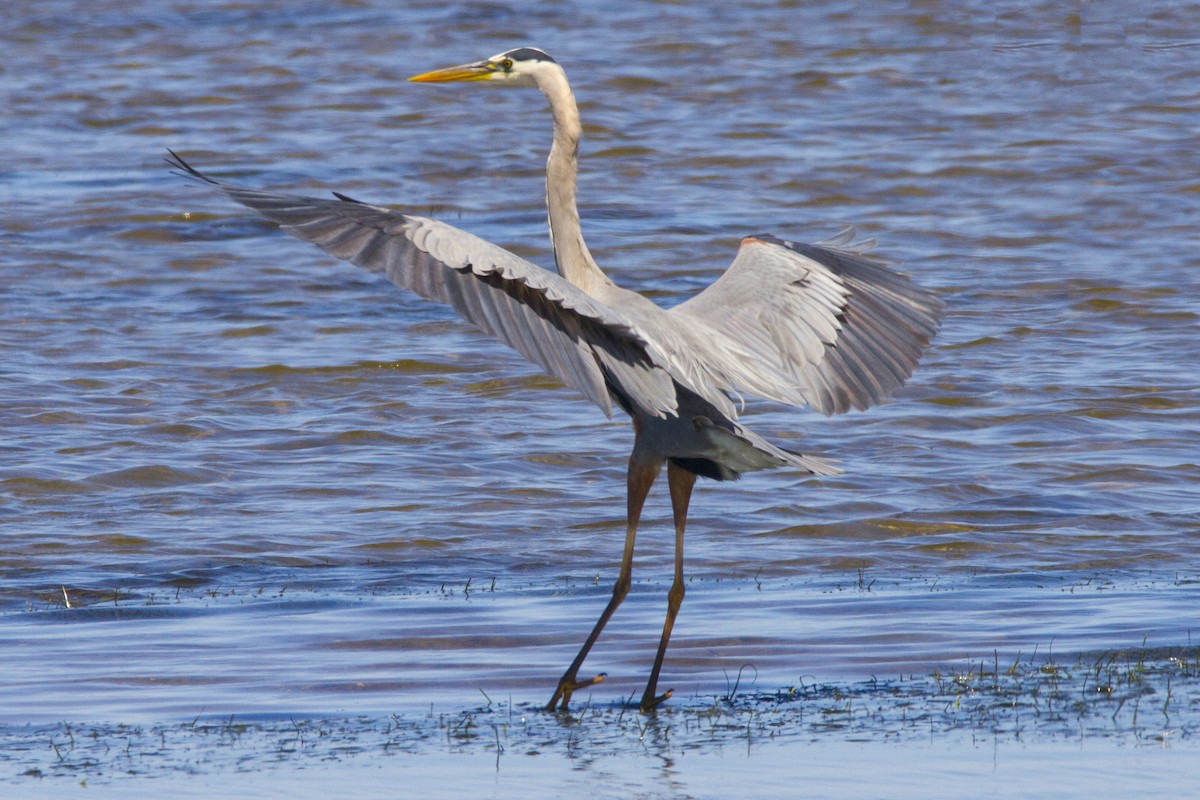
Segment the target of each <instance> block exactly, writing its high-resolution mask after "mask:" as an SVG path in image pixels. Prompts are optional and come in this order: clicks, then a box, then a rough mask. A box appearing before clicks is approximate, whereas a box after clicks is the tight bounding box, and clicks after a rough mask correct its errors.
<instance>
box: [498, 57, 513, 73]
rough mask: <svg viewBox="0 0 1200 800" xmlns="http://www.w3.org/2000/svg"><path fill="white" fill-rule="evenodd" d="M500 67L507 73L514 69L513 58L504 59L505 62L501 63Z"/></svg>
mask: <svg viewBox="0 0 1200 800" xmlns="http://www.w3.org/2000/svg"><path fill="white" fill-rule="evenodd" d="M500 66H501V67H503V68H504V71H505V72H508V71H509V70H510V69H512V68H513V62H512V59H511V58H506V59H504V60H503V61H501V62H500Z"/></svg>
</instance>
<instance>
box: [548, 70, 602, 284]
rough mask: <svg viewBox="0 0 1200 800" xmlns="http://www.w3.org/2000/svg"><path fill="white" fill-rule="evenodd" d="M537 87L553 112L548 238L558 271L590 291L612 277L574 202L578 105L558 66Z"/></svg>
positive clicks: (549, 166)
mask: <svg viewBox="0 0 1200 800" xmlns="http://www.w3.org/2000/svg"><path fill="white" fill-rule="evenodd" d="M539 77H540V79H539V80H538V88H539V89H541V91H542V94H544V95H546V99H547V100H549V101H550V110H551V112H552V113H553V114H554V143H553V144H552V145H551V147H550V157H549V159H548V160H547V161H546V210H547V212H548V216H549V223H550V241H551V243H552V244H553V245H554V260H555V262H556V263H557V264H558V272H559V274H560V275H562V276H563V277H564V278H566V279H567V280H569V281H570V282H571V283H573V284H575V285H576V286H578V287H579V288H581V289H583V290H584V291H585V292H588V293H589V294H592V293H593V292H595V291H597V290H599V289H601V288H602V287H604V286H607V285H610V284H611V283H612V281H610V280H609V279H608V276H607V275H605V274H604V272H602V271H601V269H600V267H598V266H597V265H596V262H595V260H594V259H593V258H592V254H591V253H590V252H588V248H587V244H586V243H585V242H584V241H583V230H582V228H581V227H580V225H579V208H578V206H577V205H576V202H575V185H576V179H577V174H578V163H577V161H576V156H577V155H578V153H579V137H580V134H581V133H582V126H581V125H580V123H579V108H578V107H577V106H576V105H575V95H573V94H572V93H571V87H570V85H569V84H568V83H567V78H566V75H564V74H563V72H562V70H561V69H555V70H553V71H549V72H547V73H545V74H544V75H542V76H539Z"/></svg>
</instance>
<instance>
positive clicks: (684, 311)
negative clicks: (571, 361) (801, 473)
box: [671, 230, 943, 414]
mask: <svg viewBox="0 0 1200 800" xmlns="http://www.w3.org/2000/svg"><path fill="white" fill-rule="evenodd" d="M852 239H853V230H849V231H846V232H844V233H843V234H841V235H839V236H837V237H835V238H833V239H831V240H829V241H827V242H821V243H820V244H816V245H805V244H796V243H794V242H786V241H783V240H782V239H778V238H776V237H774V236H767V235H763V236H752V237H749V238H747V239H744V240H743V241H742V246H741V249H740V250H738V254H737V258H735V259H734V261H733V263H732V264H731V265H730V266H729V269H728V270H726V271H725V273H724V274H723V275H722V276H721V277H720V278H718V279H717V281H716V282H715V283H713V284H712V285H711V286H709V287H708V288H707V289H705V290H704V291H702V292H701V293H700V294H698V295H696V296H695V297H693V298H692V299H690V300H688V301H687V302H684V303H681V304H680V305H678V306H676V307H675V308H673V309H672V310H671V313H672V314H673V315H675V316H676V317H678V318H680V319H681V320H683V321H685V322H686V324H687V326H688V327H693V328H694V327H699V326H701V325H705V326H708V328H709V329H710V330H712V331H713V335H714V337H720V341H723V342H726V343H727V345H726V346H725V347H721V348H712V352H711V354H710V361H711V362H712V363H711V365H710V369H713V370H714V372H716V371H717V370H719V372H720V374H721V376H722V379H723V380H725V381H727V382H728V385H726V386H724V387H723V388H725V389H726V390H729V389H734V390H738V391H743V392H746V393H748V394H752V395H757V396H759V397H765V398H768V399H771V400H777V401H780V402H784V403H790V404H793V405H802V404H807V405H809V406H811V407H812V408H814V409H816V410H818V411H821V412H822V413H825V414H839V413H841V412H843V411H846V410H848V409H849V408H851V407H854V408H859V409H863V408H867V407H868V406H872V405H875V404H876V403H879V402H882V401H883V400H884V399H885V398H886V397H887V396H888V395H890V394H891V393H892V392H893V391H895V390H896V389H897V388H898V387H899V386H901V385H902V384H903V383H904V382H905V380H907V379H908V377H909V376H910V375H911V374H912V372H913V370H914V369H916V366H917V361H918V360H919V359H920V357H921V353H922V352H923V351H924V350H925V348H927V347H928V346H929V343H930V341H931V340H932V339H933V336H934V334H935V333H936V332H937V329H938V323H939V321H940V318H941V315H942V310H943V303H942V301H941V300H940V299H938V298H937V297H936V296H935V295H934V294H933V293H932V292H929V291H927V290H926V289H923V288H921V287H920V286H918V285H916V284H915V283H913V282H912V281H910V280H909V279H908V278H907V277H906V276H904V275H901V274H899V273H897V272H893V271H891V270H890V269H888V268H887V267H886V266H884V265H883V264H881V263H879V262H876V261H872V260H871V259H869V258H868V257H866V256H865V255H864V252H865V250H866V249H867V247H869V245H870V244H871V243H866V242H864V243H862V244H860V245H858V246H856V245H855V244H852V243H851V240H852ZM739 350H740V352H739Z"/></svg>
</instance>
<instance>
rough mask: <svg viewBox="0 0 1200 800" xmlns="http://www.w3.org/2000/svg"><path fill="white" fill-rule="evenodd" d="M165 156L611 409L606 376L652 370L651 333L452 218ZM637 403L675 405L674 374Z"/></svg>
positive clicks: (666, 408) (643, 387)
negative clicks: (215, 172)
mask: <svg viewBox="0 0 1200 800" xmlns="http://www.w3.org/2000/svg"><path fill="white" fill-rule="evenodd" d="M171 156H172V158H173V160H172V161H170V162H169V163H170V164H171V165H172V166H174V167H177V168H178V169H180V170H183V171H184V172H185V173H186V174H187V175H189V176H191V177H193V178H196V179H198V180H201V181H204V182H207V183H210V184H213V185H215V186H217V187H219V188H220V189H221V190H222V191H224V192H225V194H227V195H229V197H231V198H232V199H234V200H236V201H237V202H239V203H241V204H242V205H244V206H247V207H249V208H251V209H253V210H255V211H257V212H258V213H260V214H262V215H263V216H264V217H266V218H267V219H269V220H272V221H274V222H277V223H279V225H280V227H281V228H282V230H284V231H286V232H287V233H290V234H291V235H293V236H295V237H297V238H299V239H303V240H304V241H307V242H312V243H313V244H315V245H317V246H318V247H320V248H321V249H322V250H324V251H325V252H327V253H329V254H330V255H332V256H335V257H337V258H340V259H344V260H346V261H349V262H351V263H353V264H356V265H357V266H359V267H362V268H363V269H365V270H368V271H370V272H377V273H382V274H383V275H385V276H386V277H387V278H388V280H390V281H391V282H392V283H394V284H396V285H397V286H401V287H403V288H405V289H408V290H410V291H412V292H414V293H416V294H418V295H420V296H422V297H424V298H426V299H429V300H434V301H437V302H441V303H447V304H449V305H451V306H453V307H454V309H455V310H456V311H458V313H459V314H460V315H462V317H463V318H464V319H466V320H467V321H468V322H470V323H472V324H473V325H474V326H475V327H477V328H479V329H481V330H483V331H485V332H486V333H489V334H491V335H493V336H495V337H496V338H497V339H499V340H500V341H501V342H503V343H504V344H506V345H508V346H509V347H511V348H513V349H514V350H516V351H517V352H519V353H521V355H523V356H525V357H526V358H528V359H529V360H530V361H533V362H534V363H536V364H538V365H539V366H541V367H542V368H543V369H544V370H546V372H548V373H549V374H550V375H553V376H554V377H555V378H557V379H559V380H560V381H562V382H563V383H565V384H567V385H568V386H571V387H572V388H575V389H577V390H579V391H580V392H581V393H582V394H583V395H584V397H586V398H587V399H588V400H591V401H592V402H593V403H595V404H596V405H598V406H600V408H602V409H603V410H604V412H605V413H606V414H608V415H610V416H611V414H612V403H611V400H610V397H609V393H608V389H607V387H606V385H605V376H606V373H607V374H608V375H612V374H614V372H618V373H621V374H629V375H635V376H636V375H639V374H642V375H643V376H645V375H649V374H656V373H657V372H658V370H656V369H653V366H652V363H651V358H650V356H649V355H647V342H646V341H645V339H644V338H643V337H642V336H641V334H640V333H639V332H638V331H637V330H636V327H635V325H634V324H633V323H632V322H631V320H630V319H628V318H627V317H626V316H624V315H622V314H621V313H620V311H619V310H618V309H614V308H612V307H610V306H608V305H605V304H604V303H601V302H599V301H597V300H595V299H594V298H592V297H590V296H589V295H587V294H585V293H584V292H583V291H581V290H580V289H579V288H577V287H576V286H574V285H573V284H571V283H569V282H568V281H566V280H565V279H564V278H562V277H561V276H560V275H558V274H557V273H554V272H550V271H549V270H546V269H543V268H541V267H539V266H537V265H536V264H532V263H530V262H529V261H526V260H525V259H523V258H520V257H518V256H516V255H514V254H512V253H510V252H508V251H507V250H505V249H503V248H501V247H497V246H496V245H494V244H492V243H490V242H487V241H484V240H483V239H480V238H478V237H476V236H472V235H471V234H469V233H466V232H465V231H461V230H459V229H457V228H454V227H452V226H450V225H446V224H444V223H441V222H437V221H435V220H431V219H426V218H425V217H418V216H413V215H409V214H401V213H399V212H396V211H393V210H391V209H387V208H382V207H379V206H373V205H368V204H365V203H359V202H357V201H354V200H351V199H349V198H346V197H343V196H341V195H338V196H337V197H338V199H336V200H326V199H322V198H313V197H301V196H295V195H284V194H274V193H272V192H265V191H259V190H256V189H245V188H242V187H239V186H234V185H231V184H227V183H224V182H221V181H217V180H214V179H213V178H210V177H208V176H207V175H204V174H203V173H201V172H199V171H198V170H196V169H194V168H192V167H191V166H190V165H188V164H187V163H186V162H185V161H183V159H181V158H180V157H179V156H178V155H176V154H175V153H173V152H172V153H171ZM639 390H640V391H641V392H648V393H649V395H650V396H644V397H641V398H639V399H640V401H641V405H642V406H643V407H644V408H647V409H648V410H650V411H651V412H653V413H657V414H659V415H663V414H667V413H671V412H673V411H674V410H675V407H676V400H675V394H674V387H673V384H672V383H671V381H669V380H666V381H663V380H657V381H654V380H643V381H641V382H640V385H639Z"/></svg>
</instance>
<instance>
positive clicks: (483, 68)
mask: <svg viewBox="0 0 1200 800" xmlns="http://www.w3.org/2000/svg"><path fill="white" fill-rule="evenodd" d="M550 65H554V66H555V67H557V64H556V62H555V61H554V59H553V58H551V57H550V56H548V55H546V54H545V53H543V52H542V51H541V50H538V49H537V48H536V47H518V48H517V49H515V50H508V51H506V52H503V53H498V54H496V55H494V56H492V57H491V58H486V59H484V60H483V61H476V62H475V63H473V64H461V65H459V66H457V67H447V68H445V69H435V70H434V71H433V72H424V73H422V74H420V75H414V76H413V77H411V78H409V80H410V81H415V82H417V83H450V82H460V81H504V82H507V83H509V84H512V85H514V86H537V76H538V74H539V73H540V72H541V71H543V70H545V69H546V68H547V67H548V66H550Z"/></svg>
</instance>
